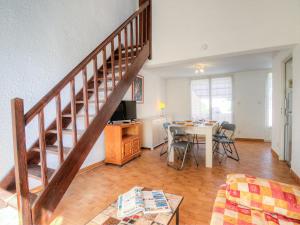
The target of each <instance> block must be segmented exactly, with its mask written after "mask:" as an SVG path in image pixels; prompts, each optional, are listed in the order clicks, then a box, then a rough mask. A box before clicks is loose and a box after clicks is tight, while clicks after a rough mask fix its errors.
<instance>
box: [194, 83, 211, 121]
mask: <svg viewBox="0 0 300 225" xmlns="http://www.w3.org/2000/svg"><path fill="white" fill-rule="evenodd" d="M191 98H192V99H191V102H192V119H193V120H201V119H209V118H210V110H209V108H210V106H209V80H208V79H203V80H193V81H192V82H191Z"/></svg>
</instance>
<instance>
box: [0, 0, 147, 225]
mask: <svg viewBox="0 0 300 225" xmlns="http://www.w3.org/2000/svg"><path fill="white" fill-rule="evenodd" d="M148 58H149V59H150V58H151V0H140V6H139V9H138V10H137V11H136V12H135V13H134V14H133V15H132V16H130V17H129V18H128V19H127V20H126V21H125V22H124V23H123V24H122V25H121V26H120V27H118V28H117V29H116V30H115V31H114V32H113V33H112V34H111V35H110V36H109V37H108V38H107V39H106V40H104V41H103V42H102V43H101V44H100V45H99V46H98V47H97V48H96V49H95V50H94V51H93V52H91V53H90V54H89V55H88V56H87V57H86V58H85V59H84V60H83V61H82V62H81V63H80V64H79V65H78V66H76V67H75V68H74V69H73V70H72V71H71V72H70V73H69V74H68V75H67V76H66V77H65V78H64V79H63V80H61V81H60V82H59V83H58V84H57V85H56V86H55V87H54V88H53V89H52V90H51V91H50V92H49V93H48V94H47V95H45V96H44V97H43V98H42V99H41V100H40V101H39V102H38V103H37V104H36V105H35V106H34V107H32V108H31V109H30V110H29V111H28V112H27V113H24V104H23V100H22V99H18V98H16V99H13V100H12V101H11V103H12V120H13V137H14V155H15V168H14V169H12V170H11V171H10V173H9V174H8V175H7V176H6V177H5V179H4V180H3V181H2V182H1V187H2V188H4V189H6V190H7V191H9V192H7V193H12V195H13V193H14V192H16V194H15V196H16V199H17V203H18V204H17V205H18V210H19V218H20V224H23V225H32V224H35V225H39V224H48V223H49V221H50V220H51V215H52V213H53V211H54V210H55V208H56V207H57V205H58V204H59V202H60V200H61V199H62V197H63V195H64V193H65V192H66V191H67V189H68V187H69V185H70V184H71V182H72V180H73V179H74V177H75V176H76V174H77V172H78V171H79V169H80V167H81V165H82V164H83V162H84V161H85V159H86V157H87V156H88V154H89V152H90V151H91V149H92V147H93V146H94V144H95V142H96V140H97V139H98V138H99V136H100V134H101V133H102V131H103V130H104V128H105V126H106V124H107V122H108V120H109V119H110V117H111V116H112V114H113V112H114V111H115V109H116V108H117V106H118V104H119V103H120V101H121V100H122V98H123V96H124V95H125V94H126V92H127V90H128V88H129V87H130V85H131V84H132V82H133V81H134V79H135V77H136V75H137V74H138V72H139V70H140V69H141V68H142V66H143V64H144V63H145V61H146V60H147V59H148ZM91 68H92V72H90V73H89V71H91ZM89 69H90V70H89ZM78 80H81V83H80V84H81V85H78ZM66 88H68V89H69V96H67V97H68V98H67V99H69V100H70V102H69V103H68V104H66V106H65V107H63V106H62V105H63V102H64V101H63V100H64V98H66V95H65V92H64V90H65V89H66ZM51 102H52V103H53V102H55V111H56V114H55V116H53V117H54V120H53V121H52V123H50V124H49V125H48V126H47V127H46V125H45V124H46V122H45V121H46V120H45V115H46V113H45V111H46V110H47V106H48V105H49V104H50V103H51ZM91 107H92V108H93V109H94V110H93V111H94V112H93V113H91V112H90V111H91V110H90V109H91ZM80 118H82V119H83V120H84V129H83V130H80V129H78V124H77V120H78V119H80ZM34 120H36V121H37V126H38V136H37V140H36V141H35V142H34V143H33V145H32V146H30V147H29V148H28V147H27V146H26V142H27V138H28V137H27V136H26V132H25V131H26V127H27V126H29V124H30V123H32V122H33V121H34ZM65 136H69V137H71V140H72V143H71V146H66V145H65V143H64V138H65ZM49 154H52V155H55V156H57V160H58V162H59V166H58V168H57V169H51V168H48V165H47V157H48V155H49ZM29 177H30V178H33V179H37V180H39V181H40V182H41V185H42V190H41V192H39V193H38V194H36V193H31V192H30V189H29V181H28V178H29ZM7 193H4V194H7ZM14 202H16V201H14ZM7 204H10V203H8V202H7ZM11 205H16V204H12V203H11Z"/></svg>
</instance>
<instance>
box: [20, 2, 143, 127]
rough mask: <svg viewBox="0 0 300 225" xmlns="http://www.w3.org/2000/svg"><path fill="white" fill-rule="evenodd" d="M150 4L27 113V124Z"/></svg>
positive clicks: (133, 16) (118, 29)
mask: <svg viewBox="0 0 300 225" xmlns="http://www.w3.org/2000/svg"><path fill="white" fill-rule="evenodd" d="M148 6H149V2H148V1H147V2H145V3H143V4H142V5H141V6H140V7H139V9H138V10H137V11H136V12H135V13H133V14H132V15H131V16H130V17H129V18H128V19H127V20H126V21H125V22H124V23H123V24H122V25H120V26H119V27H118V28H117V29H116V30H115V31H114V32H113V33H112V34H111V35H110V36H108V37H107V38H106V39H105V40H104V41H103V42H102V43H101V44H100V45H99V46H98V47H96V48H95V49H94V50H93V51H92V52H91V53H90V54H89V55H88V56H87V57H86V58H85V59H84V60H82V62H81V63H79V64H78V65H77V66H76V67H75V68H74V69H73V70H72V71H71V72H70V73H68V75H67V76H66V77H65V78H64V79H63V80H61V81H60V82H59V83H58V84H57V85H56V86H55V87H54V88H53V89H51V91H49V92H48V93H47V94H46V95H45V96H44V97H43V98H42V99H41V100H40V101H39V102H38V103H37V104H36V105H34V106H33V107H32V108H31V109H30V110H29V111H28V112H27V113H26V114H25V125H27V124H28V123H30V122H31V121H32V119H33V118H34V117H35V116H36V115H37V114H38V113H39V112H40V111H41V110H42V109H43V108H44V107H45V105H47V104H48V103H49V102H50V101H51V100H52V99H53V98H54V97H55V96H56V95H58V94H59V92H60V91H61V90H62V89H63V88H64V87H65V86H66V85H67V84H68V83H69V82H70V81H71V80H72V79H73V78H74V77H75V76H76V75H77V74H78V73H79V72H80V71H81V70H82V69H83V68H84V67H85V66H86V65H87V64H88V63H89V62H90V61H91V60H93V59H94V58H95V56H96V55H97V54H98V53H99V52H100V51H101V50H102V49H103V48H104V47H105V46H106V45H108V44H109V43H110V42H111V40H112V39H114V38H115V37H116V36H117V35H118V34H119V33H120V32H121V31H122V30H123V29H124V28H125V27H126V26H127V25H128V24H129V23H130V21H132V20H133V19H134V18H135V17H136V16H138V15H139V14H140V13H141V12H142V11H143V10H145V9H146V8H147V7H148Z"/></svg>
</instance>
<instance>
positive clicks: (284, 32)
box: [150, 0, 300, 64]
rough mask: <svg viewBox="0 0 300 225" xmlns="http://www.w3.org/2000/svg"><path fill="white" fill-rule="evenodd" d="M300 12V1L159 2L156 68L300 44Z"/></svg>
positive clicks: (155, 24) (156, 8) (155, 31)
mask: <svg viewBox="0 0 300 225" xmlns="http://www.w3.org/2000/svg"><path fill="white" fill-rule="evenodd" d="M299 12H300V1H299V0H275V1H274V0H252V1H240V0H226V1H224V0H214V1H207V0H188V1H182V0H164V1H161V0H153V61H151V62H150V63H151V64H163V63H169V62H174V61H180V60H187V59H195V58H200V57H205V56H212V55H220V54H228V53H235V52H242V51H248V50H251V51H252V50H255V49H265V48H269V47H278V46H285V45H290V44H295V43H299V41H300V13H299ZM205 44H207V46H208V47H207V50H204V49H203V45H205Z"/></svg>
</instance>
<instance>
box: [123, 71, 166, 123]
mask: <svg viewBox="0 0 300 225" xmlns="http://www.w3.org/2000/svg"><path fill="white" fill-rule="evenodd" d="M139 74H140V75H141V76H144V103H143V104H137V117H138V118H139V119H143V118H147V117H153V116H158V115H161V110H160V109H159V103H160V102H164V103H165V102H166V92H165V80H164V79H163V78H161V77H160V76H159V74H157V73H155V72H152V71H148V70H141V71H140V73H139ZM131 90H132V89H131V88H129V90H128V91H127V93H126V95H125V97H124V100H131V99H132V93H131Z"/></svg>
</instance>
